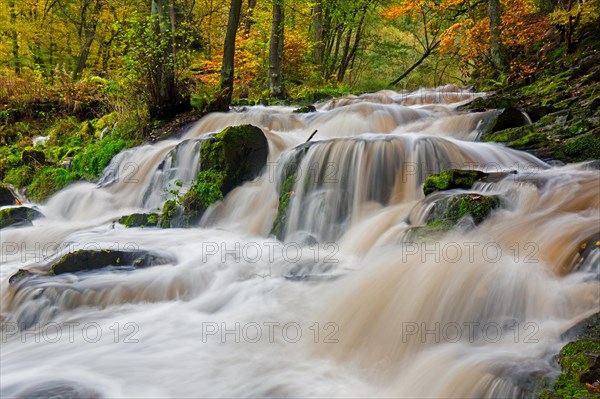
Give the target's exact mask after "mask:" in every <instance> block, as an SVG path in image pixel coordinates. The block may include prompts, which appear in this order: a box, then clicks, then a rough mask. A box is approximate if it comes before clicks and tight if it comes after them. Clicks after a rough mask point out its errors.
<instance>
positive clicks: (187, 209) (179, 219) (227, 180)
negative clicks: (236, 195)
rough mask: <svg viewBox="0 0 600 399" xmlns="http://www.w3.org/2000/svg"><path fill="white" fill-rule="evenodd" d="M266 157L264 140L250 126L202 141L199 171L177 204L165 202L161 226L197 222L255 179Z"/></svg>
mask: <svg viewBox="0 0 600 399" xmlns="http://www.w3.org/2000/svg"><path fill="white" fill-rule="evenodd" d="M268 155H269V143H268V141H267V138H266V137H265V135H264V133H263V131H262V130H261V129H260V128H258V127H256V126H253V125H241V126H231V127H228V128H226V129H225V130H223V131H221V132H220V133H217V134H216V135H215V136H214V137H212V138H210V139H208V140H206V141H204V142H203V143H202V146H201V147H200V168H201V171H200V172H199V173H198V175H197V176H196V180H195V182H194V184H193V185H192V187H191V188H190V189H189V190H188V192H187V193H186V194H185V195H184V196H183V198H182V199H181V200H180V201H179V203H176V202H174V203H165V207H166V209H163V214H162V216H161V221H160V226H161V227H185V226H190V225H193V224H195V223H197V222H198V221H199V220H200V218H201V217H202V215H203V214H204V212H205V211H206V209H207V208H208V207H209V206H210V205H212V204H214V203H215V202H217V201H220V200H222V199H223V198H225V196H226V195H227V194H228V193H229V192H230V191H231V190H233V189H234V188H236V187H238V186H240V185H241V184H243V183H245V182H246V181H249V180H251V179H253V178H255V177H256V176H258V175H259V174H260V172H261V171H262V170H263V168H264V167H265V165H266V164H267V156H268Z"/></svg>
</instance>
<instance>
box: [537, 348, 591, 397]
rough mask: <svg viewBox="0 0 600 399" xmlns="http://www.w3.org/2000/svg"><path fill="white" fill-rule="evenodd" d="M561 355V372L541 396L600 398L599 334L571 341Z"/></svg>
mask: <svg viewBox="0 0 600 399" xmlns="http://www.w3.org/2000/svg"><path fill="white" fill-rule="evenodd" d="M559 359H560V360H559V365H560V369H561V374H560V375H559V376H558V378H557V379H556V381H555V382H554V385H553V387H552V389H548V390H544V391H542V392H541V393H540V395H539V398H540V399H571V398H600V386H598V381H599V380H600V338H598V337H597V339H594V340H590V339H585V340H579V341H573V342H569V343H568V344H567V345H565V346H564V347H563V348H562V350H561V351H560V356H559Z"/></svg>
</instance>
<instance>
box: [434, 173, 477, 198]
mask: <svg viewBox="0 0 600 399" xmlns="http://www.w3.org/2000/svg"><path fill="white" fill-rule="evenodd" d="M486 176H488V174H487V173H485V172H481V171H479V170H462V169H450V170H444V171H442V172H440V173H438V174H435V175H431V176H428V177H427V179H425V182H424V183H423V193H425V195H429V194H431V193H433V192H435V191H443V190H451V189H454V188H461V189H469V188H471V187H473V184H475V183H476V182H477V181H480V180H481V179H483V178H484V177H486Z"/></svg>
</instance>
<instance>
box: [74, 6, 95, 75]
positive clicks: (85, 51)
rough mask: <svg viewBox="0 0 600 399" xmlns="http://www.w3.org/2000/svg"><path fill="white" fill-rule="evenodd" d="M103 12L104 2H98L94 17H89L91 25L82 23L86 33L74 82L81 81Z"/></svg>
mask: <svg viewBox="0 0 600 399" xmlns="http://www.w3.org/2000/svg"><path fill="white" fill-rule="evenodd" d="M101 10H102V0H97V1H96V6H95V7H94V11H93V13H92V15H90V16H89V20H90V22H89V25H88V23H87V22H86V21H85V20H83V21H82V22H81V24H82V28H83V29H84V31H85V40H84V41H83V44H82V45H81V50H80V52H79V61H78V62H77V67H76V68H75V71H74V72H73V80H77V79H79V76H80V75H81V72H83V70H84V69H85V64H86V62H87V59H88V56H89V55H90V49H91V47H92V42H93V41H94V38H95V37H96V27H97V26H98V18H99V16H100V11H101Z"/></svg>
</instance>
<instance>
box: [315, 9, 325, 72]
mask: <svg viewBox="0 0 600 399" xmlns="http://www.w3.org/2000/svg"><path fill="white" fill-rule="evenodd" d="M321 1H322V0H317V1H316V2H315V5H314V6H313V43H314V45H315V46H314V47H313V60H314V62H315V63H317V64H321V63H322V62H323V52H324V51H325V45H324V43H323V7H322V4H321Z"/></svg>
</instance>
